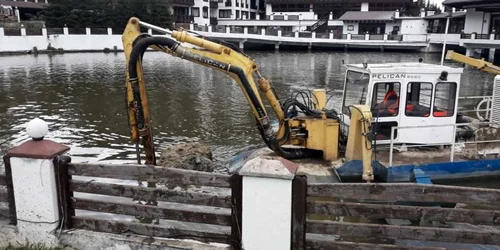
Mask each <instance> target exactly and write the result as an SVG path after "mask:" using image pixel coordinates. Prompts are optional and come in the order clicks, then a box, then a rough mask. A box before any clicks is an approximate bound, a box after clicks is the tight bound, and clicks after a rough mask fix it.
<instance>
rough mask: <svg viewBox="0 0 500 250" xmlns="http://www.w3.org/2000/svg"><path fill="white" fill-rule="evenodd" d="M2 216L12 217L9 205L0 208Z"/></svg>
mask: <svg viewBox="0 0 500 250" xmlns="http://www.w3.org/2000/svg"><path fill="white" fill-rule="evenodd" d="M0 216H1V217H2V218H9V217H10V211H9V208H8V207H2V208H0Z"/></svg>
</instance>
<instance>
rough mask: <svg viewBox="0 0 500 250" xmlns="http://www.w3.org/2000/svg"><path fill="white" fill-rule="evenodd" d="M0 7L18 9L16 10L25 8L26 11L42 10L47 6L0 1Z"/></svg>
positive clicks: (43, 4)
mask: <svg viewBox="0 0 500 250" xmlns="http://www.w3.org/2000/svg"><path fill="white" fill-rule="evenodd" d="M0 5H6V6H12V7H18V8H27V9H43V8H45V6H47V4H45V3H41V1H40V3H34V2H24V1H16V2H14V1H5V0H0Z"/></svg>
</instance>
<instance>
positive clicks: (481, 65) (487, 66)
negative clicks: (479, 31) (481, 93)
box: [446, 50, 500, 75]
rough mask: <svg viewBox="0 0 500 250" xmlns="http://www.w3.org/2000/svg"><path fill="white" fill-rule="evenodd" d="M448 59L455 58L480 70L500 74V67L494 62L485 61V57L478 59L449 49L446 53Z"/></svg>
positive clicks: (456, 60) (454, 59)
mask: <svg viewBox="0 0 500 250" xmlns="http://www.w3.org/2000/svg"><path fill="white" fill-rule="evenodd" d="M446 59H448V60H453V61H455V62H459V63H464V64H467V65H469V66H471V67H474V68H476V69H478V70H482V71H485V72H489V73H492V74H495V75H500V67H498V66H496V65H494V64H493V63H490V62H487V61H485V60H484V59H483V58H481V59H476V58H472V57H469V56H465V55H462V54H460V53H457V52H455V51H453V50H448V52H447V53H446Z"/></svg>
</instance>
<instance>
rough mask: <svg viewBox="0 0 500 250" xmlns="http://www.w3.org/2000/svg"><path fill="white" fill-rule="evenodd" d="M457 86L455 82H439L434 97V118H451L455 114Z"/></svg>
mask: <svg viewBox="0 0 500 250" xmlns="http://www.w3.org/2000/svg"><path fill="white" fill-rule="evenodd" d="M456 94H457V84H456V83H454V82H438V83H437V84H436V93H435V95H434V107H433V110H432V116H434V117H451V116H453V115H454V114H455V96H456Z"/></svg>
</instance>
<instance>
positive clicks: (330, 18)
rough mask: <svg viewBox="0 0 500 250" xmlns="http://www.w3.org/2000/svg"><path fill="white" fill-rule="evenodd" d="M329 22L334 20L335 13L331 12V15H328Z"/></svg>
mask: <svg viewBox="0 0 500 250" xmlns="http://www.w3.org/2000/svg"><path fill="white" fill-rule="evenodd" d="M328 20H333V13H332V12H330V14H328Z"/></svg>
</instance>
